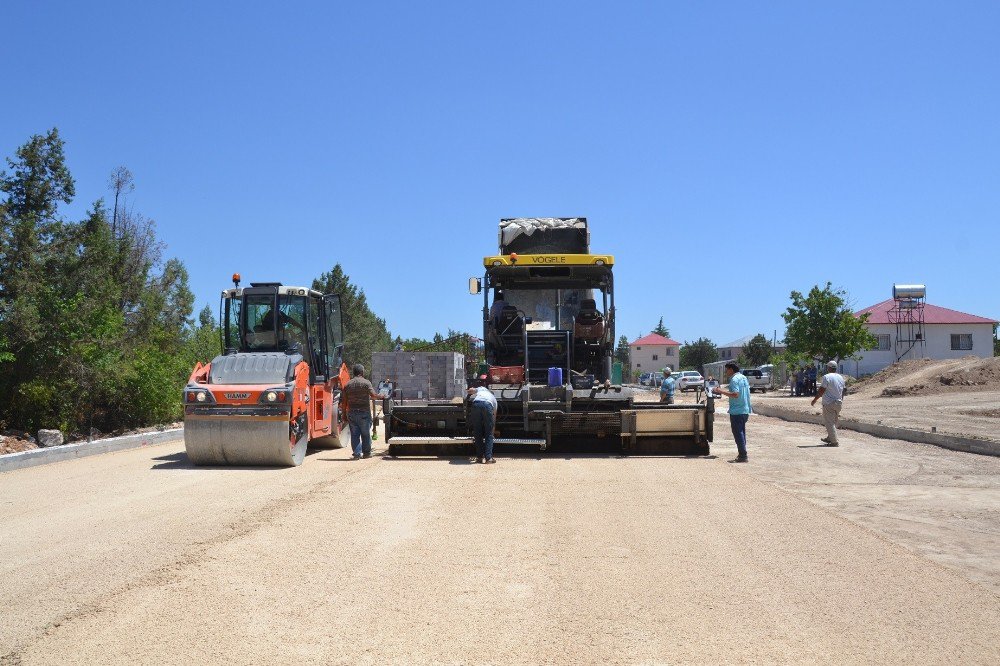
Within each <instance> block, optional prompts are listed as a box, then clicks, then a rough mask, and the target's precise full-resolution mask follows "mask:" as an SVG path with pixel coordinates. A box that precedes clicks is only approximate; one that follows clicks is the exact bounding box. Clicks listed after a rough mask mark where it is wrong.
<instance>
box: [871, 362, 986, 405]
mask: <svg viewBox="0 0 1000 666" xmlns="http://www.w3.org/2000/svg"><path fill="white" fill-rule="evenodd" d="M997 387H1000V357H993V358H979V357H977V356H965V357H963V358H959V359H950V360H946V361H934V360H931V359H914V360H911V361H900V362H899V363H894V364H893V365H890V366H889V367H888V368H886V369H884V370H882V371H881V372H878V373H876V374H874V375H872V376H871V377H868V378H866V379H863V380H861V381H860V382H858V383H857V384H855V386H854V390H853V391H852V392H853V393H856V394H858V395H862V396H866V397H880V398H897V397H906V396H915V395H935V394H938V393H956V392H963V391H988V390H996V389H997Z"/></svg>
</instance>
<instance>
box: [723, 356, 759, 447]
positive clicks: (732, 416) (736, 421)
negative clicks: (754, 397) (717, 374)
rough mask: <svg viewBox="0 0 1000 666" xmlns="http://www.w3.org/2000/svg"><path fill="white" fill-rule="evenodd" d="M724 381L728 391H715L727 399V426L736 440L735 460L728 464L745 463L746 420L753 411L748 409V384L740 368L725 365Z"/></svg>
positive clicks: (734, 365) (732, 364)
mask: <svg viewBox="0 0 1000 666" xmlns="http://www.w3.org/2000/svg"><path fill="white" fill-rule="evenodd" d="M726 380H727V382H728V384H729V386H728V389H729V390H725V389H723V388H717V389H715V390H716V391H717V392H718V393H721V394H722V395H724V396H726V397H727V398H729V426H730V427H731V428H732V430H733V439H735V440H736V451H737V452H738V453H737V455H736V458H735V459H734V460H731V461H730V462H736V463H745V462H746V461H747V419H749V418H750V414H752V413H753V410H752V409H751V408H750V382H748V381H747V378H746V377H744V376H743V373H742V372H740V366H738V365H736V364H735V363H726Z"/></svg>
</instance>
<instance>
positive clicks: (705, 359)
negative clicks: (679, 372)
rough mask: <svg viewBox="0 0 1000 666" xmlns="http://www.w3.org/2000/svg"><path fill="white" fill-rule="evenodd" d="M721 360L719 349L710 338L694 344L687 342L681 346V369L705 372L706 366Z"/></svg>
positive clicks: (701, 339)
mask: <svg viewBox="0 0 1000 666" xmlns="http://www.w3.org/2000/svg"><path fill="white" fill-rule="evenodd" d="M718 360H719V349H718V347H716V346H715V343H714V342H712V341H711V340H709V339H708V338H698V339H697V340H695V341H694V342H687V341H685V342H684V344H683V345H681V351H680V362H681V368H694V369H696V370H697V371H698V372H701V373H704V372H705V364H706V363H712V362H714V361H718Z"/></svg>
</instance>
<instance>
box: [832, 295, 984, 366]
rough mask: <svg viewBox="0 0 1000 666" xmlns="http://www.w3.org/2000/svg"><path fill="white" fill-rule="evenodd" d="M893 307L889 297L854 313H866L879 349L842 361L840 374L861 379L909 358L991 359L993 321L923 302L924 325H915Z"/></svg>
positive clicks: (868, 324)
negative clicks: (847, 374)
mask: <svg viewBox="0 0 1000 666" xmlns="http://www.w3.org/2000/svg"><path fill="white" fill-rule="evenodd" d="M894 308H896V301H895V300H893V299H891V298H890V299H888V300H885V301H882V302H881V303H876V304H875V305H872V306H870V307H867V308H864V309H862V310H858V311H857V312H855V313H854V316H855V317H860V316H861V315H863V314H866V313H867V314H868V320H867V321H866V322H865V325H866V326H867V327H868V330H869V332H871V334H872V335H874V336H875V338H876V339H877V340H878V346H877V348H876V349H872V350H867V351H862V352H860V353H859V356H860V358H859V359H858V360H854V359H842V360H841V362H840V367H841V371H843V372H847V373H850V374H854V375H856V376H860V375H869V374H872V373H875V372H878V371H879V370H881V369H882V368H885V367H887V366H889V365H892V364H893V363H895V362H896V361H903V360H907V359H912V358H932V359H949V358H961V357H963V356H979V357H982V358H988V357H990V356H993V327H994V326H995V325H996V324H997V323H998V322H997V321H996V320H995V319H990V318H989V317H980V316H977V315H972V314H968V313H965V312H959V311H958V310H952V309H950V308H943V307H941V306H940V305H931V304H930V303H925V304H924V305H923V323H922V325H915V324H911V323H910V322H909V321H907V319H908V318H907V317H906V316H905V311H904V312H903V313H900V311H897V312H896V313H893V310H894ZM912 315H913V317H912V318H913V319H918V318H919V315H918V311H917V310H913V311H912ZM897 320H900V323H897Z"/></svg>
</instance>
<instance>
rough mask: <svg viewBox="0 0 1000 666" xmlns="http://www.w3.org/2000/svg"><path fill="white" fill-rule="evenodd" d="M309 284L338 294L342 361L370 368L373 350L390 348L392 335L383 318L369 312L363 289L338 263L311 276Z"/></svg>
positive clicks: (388, 349)
mask: <svg viewBox="0 0 1000 666" xmlns="http://www.w3.org/2000/svg"><path fill="white" fill-rule="evenodd" d="M312 288H313V289H315V290H317V291H321V292H323V293H324V294H340V302H341V308H342V310H343V318H344V338H345V339H344V362H345V363H347V365H348V366H350V365H353V364H355V363H362V364H364V366H365V367H366V368H370V367H371V362H372V353H374V352H377V351H390V350H392V348H393V342H392V336H391V335H390V334H389V330H388V329H387V328H386V326H385V320H384V319H382V318H380V317H378V316H376V315H375V313H374V312H372V310H371V308H370V307H369V306H368V299H367V298H366V297H365V292H364V290H363V289H360V288H359V287H357V286H355V285H353V284H351V280H350V278H349V277H348V275H347V274H346V273H345V272H344V269H343V268H342V267H341V265H340V264H336V265H335V266H334V267H333V268H332V269H331V270H330V271H329V272H327V273H323V274H322V275H320V276H319V277H318V278H317V279H315V280H313V284H312Z"/></svg>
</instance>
